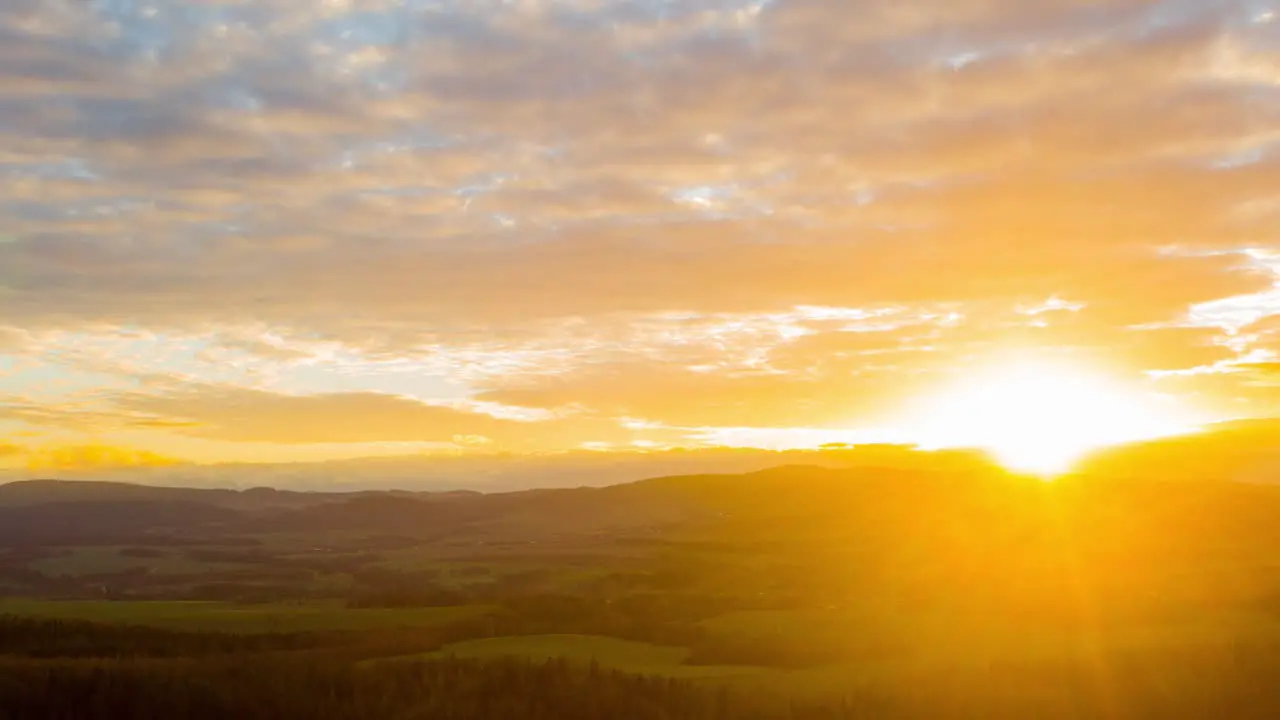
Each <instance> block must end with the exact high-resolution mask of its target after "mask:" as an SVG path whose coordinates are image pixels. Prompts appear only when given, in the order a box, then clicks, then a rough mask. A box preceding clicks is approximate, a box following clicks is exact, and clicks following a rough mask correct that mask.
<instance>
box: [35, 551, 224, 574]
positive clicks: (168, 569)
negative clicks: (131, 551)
mask: <svg viewBox="0 0 1280 720" xmlns="http://www.w3.org/2000/svg"><path fill="white" fill-rule="evenodd" d="M123 549H124V548H121V547H115V546H90V547H70V548H67V549H66V550H65V551H64V552H63V554H60V555H57V556H54V557H47V558H43V559H40V560H36V561H34V562H32V563H31V568H32V569H34V570H38V571H40V572H42V573H44V574H45V575H48V576H50V577H59V576H73V577H79V576H83V575H97V574H105V573H118V572H124V571H126V570H133V569H138V568H145V569H147V570H149V571H150V572H153V573H156V574H160V575H190V574H196V573H202V572H208V571H217V570H228V569H234V568H239V567H243V564H241V563H215V562H203V561H200V560H193V559H191V558H189V557H186V556H184V555H181V554H178V553H172V552H165V553H163V554H161V555H159V556H157V557H131V556H129V555H124V554H121V552H120V551H121V550H123Z"/></svg>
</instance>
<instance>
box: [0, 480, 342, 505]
mask: <svg viewBox="0 0 1280 720" xmlns="http://www.w3.org/2000/svg"><path fill="white" fill-rule="evenodd" d="M345 497H350V495H343V494H338V493H309V492H292V491H287V490H276V489H273V488H266V487H263V488H253V489H250V490H223V489H205V488H182V487H156V486H151V485H136V484H132V483H124V482H101V481H90V480H20V481H18V482H11V483H7V484H4V485H0V508H4V507H28V506H32V505H43V504H47V503H66V502H70V503H129V502H142V503H193V504H201V505H212V506H214V507H220V508H227V509H231V510H241V511H261V510H278V509H283V508H299V507H309V506H313V505H320V504H323V503H328V502H334V501H335V500H339V499H342V498H345Z"/></svg>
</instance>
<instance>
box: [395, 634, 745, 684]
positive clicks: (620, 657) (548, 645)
mask: <svg viewBox="0 0 1280 720" xmlns="http://www.w3.org/2000/svg"><path fill="white" fill-rule="evenodd" d="M450 656H452V657H460V658H477V659H489V658H498V657H522V658H529V659H531V660H547V659H550V658H565V659H567V660H569V661H571V662H579V663H589V662H591V661H593V660H594V661H596V662H597V663H599V664H600V665H601V666H602V667H607V668H613V669H616V670H622V671H624V672H631V673H639V674H644V675H662V676H665V677H679V678H727V677H738V676H746V675H759V674H761V673H764V672H767V671H766V670H764V669H763V668H753V667H735V666H701V665H685V664H684V662H685V659H686V658H687V657H688V656H689V651H688V650H687V649H685V648H679V647H664V646H661V645H650V644H648V643H640V642H630V641H627V640H618V639H616V638H609V637H600V636H595V635H528V636H514V637H496V638H484V639H481V640H468V641H466V642H460V643H454V644H452V645H447V646H445V647H444V648H443V649H441V650H439V651H438V652H434V653H430V654H428V655H425V656H418V657H430V658H440V657H450Z"/></svg>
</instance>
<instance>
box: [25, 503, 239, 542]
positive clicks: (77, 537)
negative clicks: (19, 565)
mask: <svg viewBox="0 0 1280 720" xmlns="http://www.w3.org/2000/svg"><path fill="white" fill-rule="evenodd" d="M237 517H239V514H238V513H236V512H235V511H234V510H229V509H227V508H220V507H217V506H216V505H209V504H202V503H191V502H163V501H156V502H140V501H132V502H130V501H119V502H110V501H100V502H51V503H44V504H38V505H26V506H19V507H5V508H0V545H43V544H58V545H75V544H81V543H96V542H101V541H106V540H112V541H114V542H118V543H121V544H123V543H126V542H136V541H138V540H140V539H142V538H145V537H147V536H148V535H150V534H151V533H154V532H155V531H157V530H165V529H180V530H182V531H184V532H190V531H192V530H195V529H199V528H202V527H205V526H209V525H213V524H217V523H224V522H227V521H229V520H232V519H235V518H237Z"/></svg>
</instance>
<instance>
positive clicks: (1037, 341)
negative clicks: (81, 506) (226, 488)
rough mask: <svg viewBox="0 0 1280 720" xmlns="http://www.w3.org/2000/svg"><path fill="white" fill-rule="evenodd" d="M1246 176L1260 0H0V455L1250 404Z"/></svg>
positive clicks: (183, 458)
mask: <svg viewBox="0 0 1280 720" xmlns="http://www.w3.org/2000/svg"><path fill="white" fill-rule="evenodd" d="M1278 188H1280V5H1273V4H1270V3H1269V2H1263V1H1262V0H1037V2H1025V1H1024V0H400V1H398V2H397V1H390V0H326V1H323V2H313V1H311V0H244V1H239V0H150V1H148V0H7V1H6V2H4V3H0V465H3V464H6V463H7V464H9V465H13V466H24V467H26V466H50V467H70V466H77V465H89V466H97V465H112V466H119V465H124V466H133V465H155V464H159V465H165V464H169V463H173V462H196V463H220V462H237V463H282V462H294V461H296V462H303V461H323V460H335V459H341V458H352V457H366V456H376V455H397V454H406V453H410V454H411V453H423V452H444V453H463V452H466V453H472V452H510V453H535V452H547V451H560V450H582V449H593V450H602V449H623V448H626V449H646V448H666V447H672V446H687V447H695V446H701V445H753V446H763V447H807V446H814V445H820V444H823V443H830V442H862V441H868V442H874V441H899V440H905V441H911V440H912V439H913V438H911V437H910V432H909V428H908V429H906V430H905V431H904V429H903V428H902V427H897V426H894V425H893V421H892V419H893V418H894V417H896V416H897V413H899V411H900V409H901V408H903V407H906V406H910V404H911V403H912V402H914V399H916V398H918V397H920V396H921V394H928V393H930V392H932V391H931V390H930V389H931V388H936V387H940V386H947V385H948V384H955V383H963V379H964V378H965V377H967V376H970V375H972V374H974V373H981V372H982V371H983V369H984V368H990V367H994V366H995V365H993V363H997V362H998V361H999V359H1000V358H1005V357H1008V356H1010V354H1014V355H1017V356H1018V357H1035V358H1047V359H1050V360H1052V361H1053V362H1065V363H1069V364H1072V365H1073V366H1078V367H1088V368H1090V369H1091V372H1098V373H1102V374H1105V375H1106V376H1107V377H1108V378H1109V379H1111V380H1112V381H1114V382H1116V383H1122V384H1123V385H1124V387H1126V388H1128V389H1130V390H1132V391H1133V392H1135V393H1144V394H1146V395H1149V396H1150V397H1152V398H1156V399H1157V400H1158V402H1161V403H1171V404H1176V405H1177V406H1178V407H1179V408H1180V409H1185V410H1187V411H1188V412H1194V413H1196V414H1197V417H1204V418H1210V419H1214V420H1227V419H1236V418H1266V417H1276V416H1280V359H1278V356H1277V353H1280V194H1278V192H1277V189H1278ZM1153 402H1155V401H1153Z"/></svg>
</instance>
